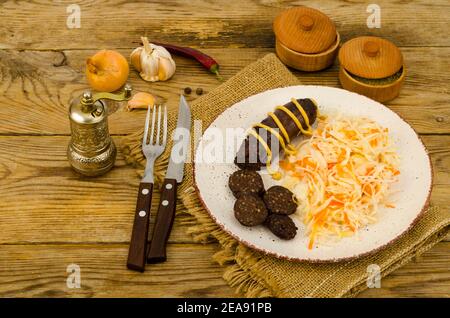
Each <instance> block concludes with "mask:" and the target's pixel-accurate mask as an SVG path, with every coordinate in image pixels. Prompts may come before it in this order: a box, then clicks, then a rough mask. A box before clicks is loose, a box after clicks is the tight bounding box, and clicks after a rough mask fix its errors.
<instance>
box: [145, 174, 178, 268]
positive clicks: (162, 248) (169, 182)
mask: <svg viewBox="0 0 450 318" xmlns="http://www.w3.org/2000/svg"><path fill="white" fill-rule="evenodd" d="M176 204H177V181H176V180H175V179H165V180H164V183H163V185H162V188H161V199H160V201H159V207H158V215H157V216H156V223H155V227H154V229H153V235H152V240H151V242H150V248H149V251H148V255H147V262H148V263H161V262H164V261H166V259H167V257H166V245H167V240H168V239H169V235H170V231H171V229H172V224H173V220H174V218H175V208H176Z"/></svg>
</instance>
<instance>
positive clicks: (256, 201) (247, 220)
mask: <svg viewBox="0 0 450 318" xmlns="http://www.w3.org/2000/svg"><path fill="white" fill-rule="evenodd" d="M268 214H269V212H268V211H267V208H266V205H265V204H264V201H263V200H261V199H260V198H258V197H257V196H254V195H251V194H250V195H243V196H241V197H239V198H238V199H237V200H236V202H235V203H234V216H235V217H236V219H237V220H238V221H239V222H240V223H241V224H242V225H245V226H255V225H259V224H263V223H264V221H265V220H266V218H267V215H268Z"/></svg>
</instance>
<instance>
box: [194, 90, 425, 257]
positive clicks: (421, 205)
mask: <svg viewBox="0 0 450 318" xmlns="http://www.w3.org/2000/svg"><path fill="white" fill-rule="evenodd" d="M292 97H295V98H314V99H315V100H316V101H317V103H318V104H319V109H320V112H321V113H322V114H333V113H336V112H339V113H342V114H346V115H348V116H361V117H367V118H370V119H372V120H375V121H376V122H378V123H379V124H381V125H382V126H384V127H388V128H389V132H390V134H391V137H392V139H393V142H394V144H395V146H396V148H397V150H398V153H399V155H400V159H401V163H400V169H399V170H400V176H399V182H397V183H396V184H395V185H394V186H393V187H392V189H393V192H396V193H395V194H394V195H392V196H391V197H390V200H391V201H392V202H394V203H395V206H396V208H394V209H392V208H385V209H381V210H380V213H379V219H378V222H377V223H375V224H373V225H370V226H368V227H366V228H364V229H361V230H359V231H358V232H357V233H356V234H355V235H354V236H352V237H348V238H344V239H342V240H340V241H339V242H337V243H334V244H333V245H331V246H329V245H328V246H324V245H318V246H316V247H315V248H313V249H312V250H308V249H307V243H308V237H307V236H306V235H305V227H304V225H303V224H302V223H301V222H300V221H298V220H297V218H295V217H294V218H293V219H294V221H295V223H296V225H297V227H298V229H299V230H298V232H297V235H296V237H295V238H294V239H293V240H290V241H284V240H281V239H279V238H277V237H276V236H275V235H273V234H272V233H271V232H270V231H269V230H268V229H266V228H264V227H263V226H257V227H245V226H243V225H241V224H240V223H239V222H238V221H237V220H236V219H235V217H234V213H233V205H234V202H235V198H234V197H233V194H232V193H231V191H230V190H229V188H228V177H229V175H230V174H231V173H233V172H234V171H235V170H237V167H236V166H235V165H234V164H233V163H232V162H230V161H229V163H222V164H217V163H214V164H211V163H208V162H205V160H202V161H201V160H200V159H199V158H201V157H204V153H205V147H208V145H209V146H211V145H210V143H211V140H212V139H211V136H212V135H214V131H216V132H217V131H222V132H224V131H225V130H226V128H239V127H240V128H244V129H247V128H249V127H251V126H252V125H253V124H254V123H257V122H260V121H261V120H263V119H264V118H265V117H266V114H267V112H269V111H273V109H274V108H275V106H276V105H282V104H285V103H287V102H288V101H289V100H290V99H291V98H292ZM211 133H212V134H211ZM242 138H243V137H242ZM216 140H217V139H216ZM238 142H239V145H240V143H241V142H242V139H241V140H239V141H238ZM200 152H202V153H200ZM235 152H236V149H235V148H233V147H226V148H225V149H224V155H225V156H228V158H231V160H232V159H233V158H234V156H235ZM194 160H195V164H194V167H195V172H194V176H195V183H196V187H197V190H198V194H199V196H200V199H201V201H202V203H203V205H204V206H205V208H206V210H207V211H208V212H209V214H210V215H211V217H212V218H213V219H214V220H215V222H216V223H217V224H218V225H219V226H220V227H221V228H223V229H224V230H225V231H226V232H228V233H229V234H231V235H232V236H233V237H235V238H236V239H237V240H239V241H241V242H242V243H243V244H245V245H247V246H249V247H252V248H255V249H257V250H260V251H263V252H265V253H267V254H270V255H273V256H276V257H280V258H286V259H290V260H297V261H311V262H329V261H339V260H344V259H350V258H354V257H359V256H362V255H365V254H368V253H371V252H374V251H376V250H378V249H380V248H383V247H385V246H386V245H388V244H390V243H392V242H393V241H395V239H397V238H398V237H400V236H401V235H402V234H403V233H405V232H406V231H407V230H408V229H409V228H410V227H411V226H413V224H414V223H415V221H416V220H417V219H418V217H419V215H420V214H421V212H422V211H423V210H424V209H425V207H426V205H427V204H428V199H429V195H430V192H431V185H432V169H431V163H430V159H429V156H428V153H427V150H426V149H425V147H424V145H423V143H422V142H421V140H420V139H419V137H418V136H417V134H416V133H415V132H414V130H413V129H412V128H411V126H409V125H408V124H407V123H406V122H405V121H403V120H402V119H401V118H400V117H399V116H398V115H397V114H396V113H394V112H393V111H391V110H390V109H389V108H387V107H385V106H384V105H382V104H380V103H378V102H375V101H373V100H371V99H369V98H367V97H364V96H361V95H358V94H355V93H351V92H348V91H346V90H343V89H337V88H331V87H324V86H291V87H285V88H279V89H274V90H270V91H266V92H263V93H260V94H257V95H254V96H251V97H249V98H247V99H245V100H242V101H241V102H239V103H237V104H235V105H233V106H231V107H230V108H228V109H227V110H225V111H224V112H223V113H222V114H221V115H220V116H218V117H217V119H216V120H215V121H214V122H213V123H212V124H211V126H210V127H208V129H207V130H206V131H205V133H204V135H203V136H202V138H201V139H200V142H199V144H198V147H197V150H196V154H195V159H194ZM263 180H264V183H265V187H266V189H267V188H269V187H270V186H271V185H273V184H275V182H274V181H273V180H272V179H271V178H270V177H268V176H267V175H266V176H264V175H263ZM397 191H398V192H397Z"/></svg>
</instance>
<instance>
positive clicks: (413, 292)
mask: <svg viewBox="0 0 450 318" xmlns="http://www.w3.org/2000/svg"><path fill="white" fill-rule="evenodd" d="M449 250H450V243H449V242H441V243H438V244H437V245H436V246H434V247H433V248H432V249H430V250H429V251H427V252H426V253H424V254H423V255H422V256H421V257H419V259H418V260H416V261H413V262H411V263H409V264H407V265H405V266H403V267H401V268H399V269H398V270H396V271H394V272H393V273H391V274H390V275H389V276H387V277H386V278H383V279H382V280H381V289H367V290H365V291H364V292H362V293H361V294H360V295H359V296H360V297H450V288H449V282H450V272H449V270H448V268H449V264H450V254H449V252H448V251H449Z"/></svg>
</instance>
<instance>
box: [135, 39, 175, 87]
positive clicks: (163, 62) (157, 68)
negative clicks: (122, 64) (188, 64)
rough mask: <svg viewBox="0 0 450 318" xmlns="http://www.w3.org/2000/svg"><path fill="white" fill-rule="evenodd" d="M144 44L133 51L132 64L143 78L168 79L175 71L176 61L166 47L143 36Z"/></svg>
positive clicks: (148, 79) (154, 80)
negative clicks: (150, 41)
mask: <svg viewBox="0 0 450 318" xmlns="http://www.w3.org/2000/svg"><path fill="white" fill-rule="evenodd" d="M141 40H142V43H143V44H144V46H141V47H138V48H136V49H134V51H133V52H132V53H131V56H130V59H131V64H132V65H133V66H134V68H135V69H136V70H138V71H139V72H140V73H139V75H140V76H141V77H142V79H143V80H145V81H149V82H157V81H166V80H168V79H169V78H171V77H172V75H173V74H174V73H175V69H176V66H175V61H174V60H173V59H172V56H171V55H170V53H169V51H167V50H166V49H165V48H164V47H162V46H159V45H155V44H152V43H149V42H148V39H147V38H146V37H141Z"/></svg>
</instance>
